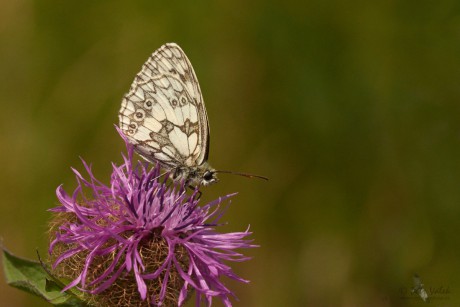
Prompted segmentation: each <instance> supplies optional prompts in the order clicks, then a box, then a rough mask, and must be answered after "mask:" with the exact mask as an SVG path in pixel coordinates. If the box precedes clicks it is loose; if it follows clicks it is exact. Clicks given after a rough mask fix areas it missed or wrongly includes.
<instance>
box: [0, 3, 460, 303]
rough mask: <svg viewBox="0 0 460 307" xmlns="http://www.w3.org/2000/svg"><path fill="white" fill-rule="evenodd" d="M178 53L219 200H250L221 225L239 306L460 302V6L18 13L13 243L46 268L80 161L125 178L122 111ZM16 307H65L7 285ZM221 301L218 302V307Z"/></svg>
mask: <svg viewBox="0 0 460 307" xmlns="http://www.w3.org/2000/svg"><path fill="white" fill-rule="evenodd" d="M170 41H173V42H177V43H179V44H180V45H181V47H182V48H183V49H184V50H185V51H186V53H187V54H188V56H189V58H190V59H191V61H192V63H193V65H194V67H195V71H196V73H197V75H198V79H199V80H200V84H201V88H202V91H203V94H204V99H205V102H206V106H207V110H208V115H209V119H210V125H211V136H212V137H211V138H212V141H211V154H210V162H211V164H212V165H213V166H214V167H216V168H218V169H230V170H236V171H246V172H252V173H256V174H261V175H265V176H268V177H270V181H269V182H264V181H258V180H249V179H245V178H242V177H237V176H230V175H228V176H225V175H222V176H221V182H220V183H219V184H217V185H214V186H211V187H208V188H206V190H205V192H204V195H203V199H204V200H211V199H214V198H215V197H217V196H219V195H223V194H227V193H230V192H234V191H238V192H239V195H238V196H237V197H235V198H234V200H233V203H232V205H231V207H230V209H229V211H228V213H227V215H226V217H225V220H226V221H228V223H229V224H228V225H227V226H225V227H224V228H223V230H228V231H238V230H242V229H245V228H246V227H247V225H248V224H250V225H251V229H252V230H253V231H254V235H253V238H254V239H255V242H256V243H257V244H259V245H260V248H258V249H254V250H250V251H247V254H249V255H251V256H253V257H254V259H253V260H252V261H250V262H247V263H241V264H236V265H234V268H235V271H236V272H237V273H239V274H241V275H242V276H243V277H245V278H248V279H250V280H251V283H250V284H249V285H240V284H237V283H234V282H231V281H228V283H229V284H230V286H231V287H232V289H234V290H235V292H236V294H237V295H238V297H239V299H240V301H239V302H238V301H234V302H235V305H236V306H350V307H352V306H424V305H425V304H424V303H423V302H422V301H421V300H420V299H419V298H417V297H416V296H415V295H412V294H411V293H410V288H411V287H412V286H413V284H412V275H413V274H414V273H418V274H419V275H420V276H421V279H422V282H423V283H424V284H425V288H426V290H427V292H428V294H429V295H431V296H433V294H436V295H434V297H433V298H432V302H431V304H435V305H436V306H460V266H459V259H460V245H459V244H460V236H459V233H460V223H459V217H460V120H459V119H460V2H458V1H453V0H450V1H449V0H442V1H423V0H422V1H382V2H373V1H363V0H361V1H360V0H353V1H340V0H331V1H323V0H313V1H293V0H284V1H260V0H255V1H224V0H221V1H203V0H199V1H153V0H148V1H147V0H145V1H119V0H115V1H114V0H112V1H108V0H105V1H87V0H83V1H82V0H79V1H74V0H70V1H57V0H53V1H50V0H40V1H38V0H37V1H28V0H2V1H1V9H0V106H1V110H0V141H1V150H0V161H1V162H0V163H1V176H0V195H1V203H0V236H1V237H2V238H3V242H4V244H5V245H6V246H7V247H8V248H9V249H10V250H12V251H13V252H14V253H16V254H17V255H21V256H24V257H29V258H34V257H35V249H36V248H38V250H39V251H40V252H41V253H42V254H45V253H46V250H47V236H46V228H47V226H46V225H47V221H48V219H49V213H48V212H47V211H46V210H47V209H49V208H51V207H53V206H54V205H56V202H57V200H56V197H55V194H54V191H55V188H56V187H57V186H58V185H59V184H61V183H63V184H64V187H65V188H66V189H67V190H72V189H73V188H74V187H75V182H74V177H73V175H72V173H71V171H70V166H75V167H77V169H80V170H81V169H82V166H81V163H80V161H79V157H80V156H81V157H83V158H85V159H86V160H87V161H91V162H92V163H93V166H94V169H95V172H96V174H97V175H98V176H99V177H100V178H101V179H102V180H108V178H109V173H110V169H111V166H110V162H111V161H115V162H120V161H121V158H120V152H122V151H123V150H124V148H123V144H122V141H121V140H120V137H119V136H118V135H117V133H116V132H115V130H114V127H113V125H114V124H115V123H117V112H118V110H119V106H120V102H121V97H122V95H123V94H124V93H125V92H127V90H128V89H129V87H130V84H131V82H132V80H133V78H134V75H135V74H136V73H137V72H138V71H139V70H140V67H141V65H142V63H143V62H144V61H145V60H146V59H147V57H148V56H149V55H150V53H151V52H153V51H154V50H155V49H157V48H158V47H160V46H161V45H162V44H163V43H165V42H170ZM0 297H1V299H0V300H1V305H2V306H47V304H46V303H43V302H41V301H40V300H39V299H37V298H33V297H31V296H29V295H27V294H24V293H22V292H20V291H19V290H16V289H13V288H10V287H8V286H6V285H5V282H4V280H3V278H1V280H0ZM217 306H220V304H217Z"/></svg>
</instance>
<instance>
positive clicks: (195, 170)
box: [119, 43, 266, 185]
mask: <svg viewBox="0 0 460 307" xmlns="http://www.w3.org/2000/svg"><path fill="white" fill-rule="evenodd" d="M119 120H120V128H121V131H122V132H123V134H125V135H126V137H127V138H128V140H129V142H130V143H131V144H133V145H134V149H135V150H136V151H137V152H138V153H139V154H140V155H141V156H142V157H143V158H145V159H146V160H148V161H150V162H155V161H157V162H159V163H160V164H161V166H162V167H163V168H165V169H166V170H168V171H171V173H172V176H173V179H174V180H185V181H186V182H187V184H189V185H209V184H212V183H215V182H217V181H218V179H217V173H218V172H221V173H233V172H229V171H216V170H215V169H213V168H212V167H211V166H210V165H209V164H208V162H207V160H208V154H209V124H208V116H207V114H206V108H205V106H204V101H203V97H202V95H201V90H200V85H199V84H198V80H197V78H196V75H195V72H194V70H193V67H192V64H191V63H190V61H189V60H188V58H187V56H186V55H185V53H184V51H182V49H181V48H180V47H179V46H178V45H177V44H175V43H168V44H165V45H163V46H161V47H160V48H159V49H158V50H156V51H155V52H154V53H153V54H152V55H151V56H150V58H149V59H148V60H147V62H145V64H144V65H143V66H142V70H141V71H140V72H139V73H138V74H137V75H136V77H135V79H134V82H133V84H132V85H131V88H130V90H129V92H128V93H127V94H126V95H125V96H124V98H123V101H122V103H121V109H120V112H119ZM234 174H238V175H243V176H248V177H260V176H255V175H249V174H242V173H234ZM261 178H264V177H261ZM264 179H266V178H264Z"/></svg>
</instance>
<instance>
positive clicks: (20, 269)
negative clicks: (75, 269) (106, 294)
mask: <svg viewBox="0 0 460 307" xmlns="http://www.w3.org/2000/svg"><path fill="white" fill-rule="evenodd" d="M1 252H2V256H3V257H2V258H3V262H2V265H3V272H4V274H5V279H6V282H7V283H8V284H9V285H10V286H12V287H15V288H18V289H21V290H23V291H26V292H29V293H32V294H34V295H36V296H38V297H41V298H43V299H45V300H46V301H47V302H49V303H51V304H52V305H55V306H61V307H83V306H87V305H86V304H85V303H84V302H83V301H82V300H80V299H79V298H77V297H76V296H75V295H74V294H69V293H66V292H61V291H62V289H63V287H62V285H61V284H60V283H58V282H56V281H55V280H53V278H52V277H50V276H49V275H48V273H47V272H46V270H45V269H44V268H43V266H42V264H41V263H40V262H38V261H32V260H28V259H23V258H19V257H17V256H14V255H13V254H12V253H10V252H9V251H7V250H6V249H5V248H4V247H2V246H1Z"/></svg>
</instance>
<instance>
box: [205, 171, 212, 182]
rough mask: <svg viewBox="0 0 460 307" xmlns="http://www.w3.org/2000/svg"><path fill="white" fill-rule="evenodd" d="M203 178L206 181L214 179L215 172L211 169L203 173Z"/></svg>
mask: <svg viewBox="0 0 460 307" xmlns="http://www.w3.org/2000/svg"><path fill="white" fill-rule="evenodd" d="M203 179H204V180H206V181H211V180H212V179H213V173H212V172H210V171H206V172H205V173H204V175H203Z"/></svg>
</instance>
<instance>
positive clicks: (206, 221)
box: [49, 140, 256, 306]
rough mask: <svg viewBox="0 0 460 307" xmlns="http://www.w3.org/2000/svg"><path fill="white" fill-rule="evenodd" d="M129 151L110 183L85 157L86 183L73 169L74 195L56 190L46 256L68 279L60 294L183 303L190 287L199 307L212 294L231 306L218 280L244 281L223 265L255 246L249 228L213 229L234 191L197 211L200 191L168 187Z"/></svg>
mask: <svg viewBox="0 0 460 307" xmlns="http://www.w3.org/2000/svg"><path fill="white" fill-rule="evenodd" d="M125 142H126V140H125ZM126 146H127V148H128V156H127V157H126V156H123V159H124V163H123V164H122V165H120V166H117V165H115V164H112V165H113V172H112V176H111V182H110V186H106V185H104V184H103V183H101V182H100V181H98V180H97V179H96V178H95V177H94V175H93V173H92V171H91V167H90V166H89V165H88V164H86V163H85V161H83V160H82V161H83V165H84V167H85V169H86V171H87V173H88V175H89V179H85V178H84V177H83V176H82V175H81V174H80V173H79V172H78V171H77V170H75V169H72V170H73V172H74V173H75V174H76V179H77V183H78V185H77V188H76V189H75V191H74V192H73V194H72V195H68V194H67V193H66V192H65V191H64V189H63V188H62V186H59V187H58V188H57V191H56V194H57V197H58V199H59V201H60V205H59V206H58V207H56V208H53V209H51V211H52V212H54V218H53V221H52V223H51V230H50V237H51V243H50V248H49V252H50V255H51V261H52V262H53V271H54V272H55V274H56V275H57V276H59V277H61V278H62V277H64V278H67V279H68V280H72V281H71V282H70V283H69V284H68V285H67V286H66V288H65V290H67V289H70V288H72V287H78V288H79V289H81V290H83V291H84V292H86V293H88V294H90V295H89V296H90V297H91V298H90V299H89V300H90V301H92V302H96V303H97V304H98V305H105V304H106V305H113V304H115V303H116V304H118V305H128V304H133V303H135V304H136V305H139V304H145V305H149V304H152V305H162V304H166V305H171V304H172V303H174V304H177V305H182V304H183V303H184V302H185V301H186V299H187V298H188V297H190V293H189V291H193V290H194V291H195V292H196V305H197V306H200V305H201V304H202V303H206V304H207V305H211V303H212V299H213V298H214V297H219V298H220V299H221V300H222V302H223V303H224V304H225V305H226V306H231V302H230V299H229V297H230V296H235V295H234V294H233V293H232V292H231V291H230V290H229V289H228V288H227V287H226V286H225V285H224V284H223V283H222V282H221V280H220V278H221V277H222V276H226V277H229V278H231V279H235V280H238V281H240V282H244V283H247V282H248V281H247V280H244V279H242V278H240V277H239V276H237V275H235V274H234V273H233V271H232V269H231V268H230V267H229V266H228V265H226V264H224V261H236V262H240V261H245V260H248V259H249V258H248V257H245V256H243V255H242V254H240V253H238V252H236V251H235V250H236V249H239V248H252V247H256V245H252V244H251V241H250V240H247V239H245V238H246V237H247V236H248V235H250V234H251V233H250V232H249V231H248V230H246V231H244V232H233V233H218V232H216V230H215V228H216V226H219V224H218V221H219V219H220V218H221V216H222V215H223V210H222V209H221V208H220V204H221V203H222V201H224V200H226V199H228V198H229V197H231V196H233V195H234V194H230V195H226V196H224V197H220V198H219V199H217V200H215V201H212V202H210V203H208V204H206V205H203V206H198V203H199V197H197V196H198V194H199V191H198V188H197V189H195V190H194V191H193V192H192V194H191V195H189V194H187V187H186V186H184V184H183V183H182V184H180V185H178V184H166V180H167V178H168V175H162V174H161V172H160V167H159V166H158V165H157V166H154V167H151V168H149V167H148V165H147V164H145V163H140V162H138V163H137V164H136V165H135V166H133V162H132V158H133V148H132V146H131V145H130V144H129V143H128V142H126ZM87 192H91V197H87V196H86V195H87V194H88V193H87ZM130 289H131V290H130Z"/></svg>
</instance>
